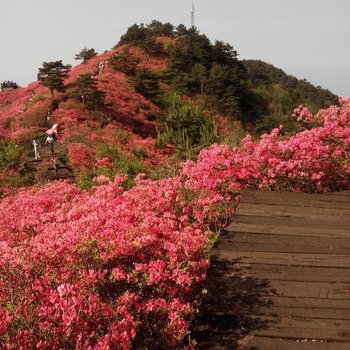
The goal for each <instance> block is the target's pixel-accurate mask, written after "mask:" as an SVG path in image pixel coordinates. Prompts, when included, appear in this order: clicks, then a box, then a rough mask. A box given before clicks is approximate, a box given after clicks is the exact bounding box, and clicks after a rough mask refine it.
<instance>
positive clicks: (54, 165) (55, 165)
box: [51, 155, 58, 175]
mask: <svg viewBox="0 0 350 350" xmlns="http://www.w3.org/2000/svg"><path fill="white" fill-rule="evenodd" d="M51 162H52V165H53V170H54V171H55V174H56V175H57V170H58V160H57V157H56V156H55V155H53V156H52V157H51Z"/></svg>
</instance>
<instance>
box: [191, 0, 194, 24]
mask: <svg viewBox="0 0 350 350" xmlns="http://www.w3.org/2000/svg"><path fill="white" fill-rule="evenodd" d="M191 27H194V3H193V0H192V9H191Z"/></svg>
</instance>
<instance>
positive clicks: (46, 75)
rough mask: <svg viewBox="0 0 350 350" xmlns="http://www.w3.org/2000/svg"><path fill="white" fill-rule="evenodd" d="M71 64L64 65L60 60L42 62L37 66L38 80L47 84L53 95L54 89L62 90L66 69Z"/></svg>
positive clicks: (63, 89)
mask: <svg viewBox="0 0 350 350" xmlns="http://www.w3.org/2000/svg"><path fill="white" fill-rule="evenodd" d="M70 68H71V65H69V64H67V65H64V64H63V63H62V60H59V61H52V62H43V66H42V67H41V68H39V73H38V75H37V78H38V80H39V81H40V82H41V83H42V84H43V85H45V86H47V87H48V88H49V90H50V92H51V94H52V96H54V91H55V90H56V91H58V92H64V91H65V86H64V83H63V80H64V79H66V78H67V77H68V71H69V69H70Z"/></svg>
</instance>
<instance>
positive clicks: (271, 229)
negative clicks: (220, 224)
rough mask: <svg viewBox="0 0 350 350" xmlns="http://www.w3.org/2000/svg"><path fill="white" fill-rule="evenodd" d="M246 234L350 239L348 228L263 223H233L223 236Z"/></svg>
mask: <svg viewBox="0 0 350 350" xmlns="http://www.w3.org/2000/svg"><path fill="white" fill-rule="evenodd" d="M234 231H238V232H242V233H243V232H244V233H265V234H272V235H273V234H283V235H293V236H309V237H349V236H350V233H349V229H348V228H335V227H333V228H332V230H330V229H329V228H328V227H327V228H325V227H318V228H317V229H315V228H314V227H303V226H299V227H288V226H284V225H282V224H270V225H268V224H261V223H257V222H256V223H241V222H237V221H235V222H232V223H231V224H230V225H229V226H228V227H227V228H226V231H225V232H223V233H221V235H225V234H226V235H227V234H229V232H234Z"/></svg>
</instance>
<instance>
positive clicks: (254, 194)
mask: <svg viewBox="0 0 350 350" xmlns="http://www.w3.org/2000/svg"><path fill="white" fill-rule="evenodd" d="M348 192H349V191H348ZM241 202H244V203H251V202H257V203H269V204H272V203H274V204H288V205H292V204H294V205H296V206H304V207H308V206H311V207H312V206H319V207H339V208H344V207H345V206H346V204H347V203H349V196H348V195H343V194H342V192H339V193H334V192H333V193H329V194H314V193H296V192H272V191H246V192H244V194H243V196H242V200H241Z"/></svg>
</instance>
